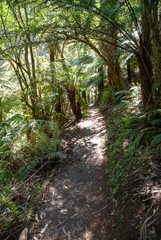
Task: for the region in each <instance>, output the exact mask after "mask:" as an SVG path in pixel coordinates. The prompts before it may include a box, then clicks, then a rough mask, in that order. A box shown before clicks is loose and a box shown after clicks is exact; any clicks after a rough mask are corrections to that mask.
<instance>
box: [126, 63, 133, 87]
mask: <svg viewBox="0 0 161 240" xmlns="http://www.w3.org/2000/svg"><path fill="white" fill-rule="evenodd" d="M126 63H127V77H128V83H129V84H131V82H132V79H131V66H130V64H131V60H130V59H128V60H127V62H126Z"/></svg>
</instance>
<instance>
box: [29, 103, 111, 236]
mask: <svg viewBox="0 0 161 240" xmlns="http://www.w3.org/2000/svg"><path fill="white" fill-rule="evenodd" d="M105 134H106V128H105V122H104V120H103V116H101V114H100V112H99V110H98V108H97V107H94V106H92V107H91V108H90V112H89V116H88V117H85V118H84V119H82V120H81V121H80V122H79V123H78V124H76V125H75V126H74V127H73V129H71V128H70V129H69V130H67V134H66V136H65V137H64V140H63V141H64V144H68V150H67V151H66V154H65V156H64V158H65V161H67V164H64V166H63V167H62V169H61V171H60V172H59V173H58V174H57V175H56V176H55V177H54V178H53V179H52V180H51V181H50V183H49V184H48V186H47V188H46V190H45V192H44V193H43V198H42V202H41V203H40V204H39V206H38V208H39V214H38V215H37V216H38V218H39V219H40V218H42V219H41V221H39V222H38V223H36V224H35V225H34V227H33V229H32V233H31V234H30V238H29V240H38V239H39V240H40V239H41V240H61V239H65V240H66V239H67V240H96V239H97V240H112V239H113V237H112V236H110V234H112V233H111V231H110V229H109V226H108V225H109V221H110V214H111V210H112V209H110V206H108V202H107V198H108V187H107V178H106V175H105V168H106V163H107V158H106V157H105V149H104V144H105ZM66 148H67V147H66Z"/></svg>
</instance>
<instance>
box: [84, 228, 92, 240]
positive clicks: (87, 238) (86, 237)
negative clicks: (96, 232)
mask: <svg viewBox="0 0 161 240" xmlns="http://www.w3.org/2000/svg"><path fill="white" fill-rule="evenodd" d="M83 238H84V240H92V239H93V234H92V232H91V231H89V230H86V231H85V233H84V234H83Z"/></svg>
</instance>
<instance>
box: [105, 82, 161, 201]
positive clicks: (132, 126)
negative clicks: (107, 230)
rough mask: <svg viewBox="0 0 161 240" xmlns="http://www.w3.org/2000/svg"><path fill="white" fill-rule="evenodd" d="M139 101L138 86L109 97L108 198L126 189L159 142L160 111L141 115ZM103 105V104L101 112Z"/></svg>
mask: <svg viewBox="0 0 161 240" xmlns="http://www.w3.org/2000/svg"><path fill="white" fill-rule="evenodd" d="M103 97H104V95H103ZM140 98H141V93H140V87H139V85H138V86H133V87H132V88H131V89H130V90H127V91H120V92H117V93H113V94H112V95H111V99H112V102H113V105H112V108H109V110H108V111H109V112H108V120H107V136H108V137H107V152H108V168H107V169H106V172H107V176H108V184H109V185H110V187H111V195H110V196H111V198H113V197H114V196H115V195H116V194H117V193H118V192H120V191H121V190H123V191H124V190H125V189H126V188H128V186H129V185H130V183H131V182H132V179H133V178H134V177H135V174H137V173H138V171H139V169H140V168H141V167H142V166H143V164H144V161H146V158H147V155H148V154H149V152H150V151H152V148H155V147H156V146H158V144H160V142H161V134H160V132H161V117H160V109H157V110H155V111H151V112H144V111H143V110H142V105H141V101H140ZM108 99H109V97H108ZM103 100H104V99H103ZM116 103H117V104H116ZM105 106H107V105H105V103H104V102H103V101H102V105H101V107H102V109H105V108H106V107H105ZM157 154H159V151H157Z"/></svg>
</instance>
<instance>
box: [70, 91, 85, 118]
mask: <svg viewBox="0 0 161 240" xmlns="http://www.w3.org/2000/svg"><path fill="white" fill-rule="evenodd" d="M66 89H67V93H68V98H69V101H70V105H71V108H72V111H73V114H74V115H75V117H76V119H80V118H81V117H82V113H81V103H80V99H79V98H78V99H76V95H77V91H76V89H75V88H74V87H68V88H66Z"/></svg>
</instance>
